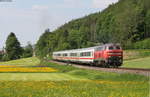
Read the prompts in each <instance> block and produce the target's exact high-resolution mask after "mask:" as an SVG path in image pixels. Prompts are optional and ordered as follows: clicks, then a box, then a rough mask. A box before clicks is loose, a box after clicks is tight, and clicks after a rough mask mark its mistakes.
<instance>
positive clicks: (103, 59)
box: [53, 43, 123, 67]
mask: <svg viewBox="0 0 150 97" xmlns="http://www.w3.org/2000/svg"><path fill="white" fill-rule="evenodd" d="M53 59H54V60H58V61H65V62H74V63H84V64H90V65H96V66H101V67H119V66H121V65H122V63H123V50H122V48H121V46H120V45H119V44H114V43H111V44H105V45H101V46H95V47H90V48H82V49H74V50H65V51H58V52H53Z"/></svg>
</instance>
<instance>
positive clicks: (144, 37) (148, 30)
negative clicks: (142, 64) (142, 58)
mask: <svg viewBox="0 0 150 97" xmlns="http://www.w3.org/2000/svg"><path fill="white" fill-rule="evenodd" d="M149 4H150V1H149V0H119V2H117V3H115V4H111V5H109V7H108V8H106V9H105V10H103V11H102V12H97V13H94V14H90V15H88V16H85V17H82V18H79V19H76V20H72V21H70V22H68V23H66V24H64V25H62V26H61V27H59V28H58V29H56V30H55V31H53V32H50V30H49V29H47V30H46V31H45V32H44V33H43V34H42V35H41V37H40V39H39V40H38V42H37V44H36V55H37V56H40V57H44V56H46V55H48V54H51V53H52V52H53V51H59V50H66V49H77V48H84V47H90V46H95V45H100V44H105V43H120V44H121V45H122V47H123V48H124V49H150V6H149Z"/></svg>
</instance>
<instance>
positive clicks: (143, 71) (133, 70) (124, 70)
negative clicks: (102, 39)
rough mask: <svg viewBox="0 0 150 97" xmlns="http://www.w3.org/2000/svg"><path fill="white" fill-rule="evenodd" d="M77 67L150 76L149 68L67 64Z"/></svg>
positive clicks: (62, 63) (61, 63)
mask: <svg viewBox="0 0 150 97" xmlns="http://www.w3.org/2000/svg"><path fill="white" fill-rule="evenodd" d="M50 62H52V63H57V64H60V65H67V63H64V62H57V61H52V60H51V61H50ZM69 65H72V66H74V67H77V68H82V69H90V70H98V71H105V72H115V73H132V74H138V75H144V76H148V77H150V69H140V68H101V67H96V66H95V67H94V66H87V65H78V64H69Z"/></svg>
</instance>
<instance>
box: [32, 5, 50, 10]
mask: <svg viewBox="0 0 150 97" xmlns="http://www.w3.org/2000/svg"><path fill="white" fill-rule="evenodd" d="M48 8H49V7H48V6H46V5H33V6H32V10H40V11H43V10H48Z"/></svg>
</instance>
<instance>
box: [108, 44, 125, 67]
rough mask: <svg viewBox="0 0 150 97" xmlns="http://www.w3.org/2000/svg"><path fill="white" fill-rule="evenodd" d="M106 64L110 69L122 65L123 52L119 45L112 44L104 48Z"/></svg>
mask: <svg viewBox="0 0 150 97" xmlns="http://www.w3.org/2000/svg"><path fill="white" fill-rule="evenodd" d="M105 54H106V63H107V65H109V66H112V67H118V66H121V65H122V64H123V50H122V48H121V46H120V45H119V44H112V45H108V46H107V47H106V53H105Z"/></svg>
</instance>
